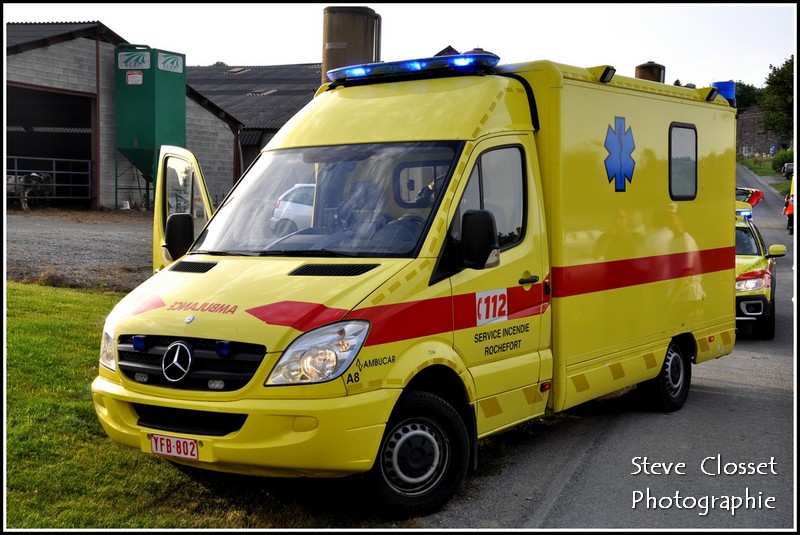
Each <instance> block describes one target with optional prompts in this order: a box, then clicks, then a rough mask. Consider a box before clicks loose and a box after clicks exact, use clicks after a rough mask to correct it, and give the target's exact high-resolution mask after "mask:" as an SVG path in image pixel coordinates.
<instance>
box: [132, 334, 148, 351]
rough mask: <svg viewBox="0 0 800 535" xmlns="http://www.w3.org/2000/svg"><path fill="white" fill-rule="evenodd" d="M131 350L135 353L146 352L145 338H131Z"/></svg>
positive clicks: (138, 336)
mask: <svg viewBox="0 0 800 535" xmlns="http://www.w3.org/2000/svg"><path fill="white" fill-rule="evenodd" d="M131 342H132V343H133V349H134V350H136V351H147V338H146V337H144V336H140V335H136V336H133V337H132V338H131Z"/></svg>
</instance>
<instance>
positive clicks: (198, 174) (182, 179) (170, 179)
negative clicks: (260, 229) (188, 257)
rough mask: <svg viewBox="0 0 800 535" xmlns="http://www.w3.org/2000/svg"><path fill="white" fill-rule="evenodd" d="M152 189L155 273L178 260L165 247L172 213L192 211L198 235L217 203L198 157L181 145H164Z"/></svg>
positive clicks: (196, 234) (195, 232)
mask: <svg viewBox="0 0 800 535" xmlns="http://www.w3.org/2000/svg"><path fill="white" fill-rule="evenodd" d="M153 189H154V190H155V191H154V192H155V203H154V205H153V273H156V272H158V271H160V270H161V269H163V268H164V267H166V266H168V265H169V264H171V263H172V262H173V260H176V259H175V258H171V257H170V254H169V252H167V249H166V248H165V247H164V245H165V244H166V238H165V231H166V227H167V219H168V218H169V216H170V215H172V214H178V213H184V214H185V213H188V214H190V215H191V216H192V220H193V223H194V237H195V238H197V236H198V235H199V234H200V231H202V230H203V227H205V225H206V223H207V222H208V220H209V219H210V218H211V215H212V214H213V212H214V206H213V204H212V202H211V197H210V195H209V194H208V189H207V188H206V183H205V181H204V180H203V173H202V171H201V170H200V164H199V163H198V161H197V158H195V156H194V154H192V153H191V152H190V151H188V150H186V149H184V148H181V147H174V146H171V145H162V146H161V153H160V155H159V161H158V172H157V173H156V183H155V185H154V187H153Z"/></svg>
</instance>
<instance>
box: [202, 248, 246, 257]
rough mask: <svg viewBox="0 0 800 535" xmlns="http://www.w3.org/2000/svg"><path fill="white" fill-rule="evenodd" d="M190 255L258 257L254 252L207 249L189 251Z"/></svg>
mask: <svg viewBox="0 0 800 535" xmlns="http://www.w3.org/2000/svg"><path fill="white" fill-rule="evenodd" d="M189 254H207V255H209V256H258V255H257V253H254V252H252V251H210V250H207V249H200V250H197V251H189Z"/></svg>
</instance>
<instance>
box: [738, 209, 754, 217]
mask: <svg viewBox="0 0 800 535" xmlns="http://www.w3.org/2000/svg"><path fill="white" fill-rule="evenodd" d="M736 216H737V217H741V218H744V219H753V211H752V210H749V209H746V208H741V209H740V208H737V209H736Z"/></svg>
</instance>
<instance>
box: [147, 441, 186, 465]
mask: <svg viewBox="0 0 800 535" xmlns="http://www.w3.org/2000/svg"><path fill="white" fill-rule="evenodd" d="M150 449H151V450H152V451H153V453H155V454H156V455H165V456H167V457H180V458H182V459H194V460H195V461H196V460H197V441H196V440H191V439H188V438H177V437H168V436H165V435H150Z"/></svg>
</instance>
